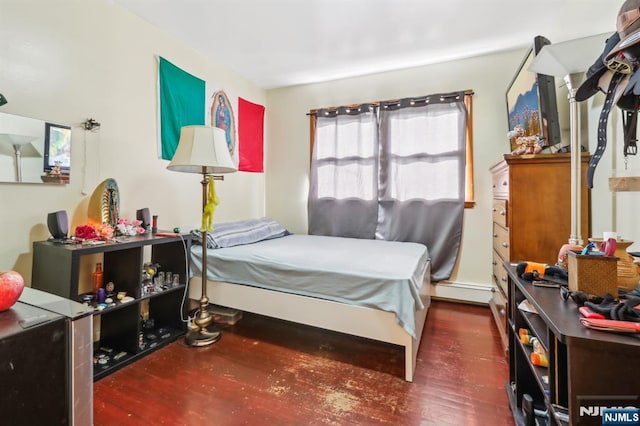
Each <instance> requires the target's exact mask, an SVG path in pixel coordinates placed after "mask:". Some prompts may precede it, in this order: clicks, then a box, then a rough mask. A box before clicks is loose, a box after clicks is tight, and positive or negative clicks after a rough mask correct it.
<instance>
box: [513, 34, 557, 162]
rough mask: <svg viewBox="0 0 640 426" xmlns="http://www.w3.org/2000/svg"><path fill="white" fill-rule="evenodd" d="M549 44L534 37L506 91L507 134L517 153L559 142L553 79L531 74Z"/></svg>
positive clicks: (526, 152)
mask: <svg viewBox="0 0 640 426" xmlns="http://www.w3.org/2000/svg"><path fill="white" fill-rule="evenodd" d="M546 44H549V41H548V40H547V39H546V38H544V37H542V36H538V37H536V38H535V40H534V44H533V47H532V48H531V49H529V50H528V52H527V54H526V55H525V57H524V59H523V61H522V63H521V64H520V66H519V67H518V70H517V72H516V74H515V76H514V78H513V80H512V81H511V84H510V85H509V88H508V89H507V93H506V96H507V114H508V121H509V134H508V135H509V142H510V148H511V152H513V153H516V154H536V153H539V152H541V151H542V150H543V149H544V148H546V147H548V146H550V145H556V144H558V143H559V142H560V128H559V125H558V110H557V105H556V92H555V86H554V78H553V77H551V76H547V75H542V74H536V73H534V72H531V71H528V69H529V66H530V65H531V62H532V61H533V58H534V57H535V55H536V54H537V53H538V52H539V51H540V49H542V47H543V46H544V45H546Z"/></svg>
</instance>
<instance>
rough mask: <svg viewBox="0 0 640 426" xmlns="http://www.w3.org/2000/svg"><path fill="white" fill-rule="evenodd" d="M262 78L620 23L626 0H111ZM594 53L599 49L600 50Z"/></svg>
mask: <svg viewBox="0 0 640 426" xmlns="http://www.w3.org/2000/svg"><path fill="white" fill-rule="evenodd" d="M112 1H113V2H114V3H117V4H120V5H121V6H123V7H125V8H127V9H129V10H130V11H131V12H132V13H134V14H136V15H138V16H140V17H141V18H142V19H144V20H146V21H148V22H150V23H151V24H153V25H155V26H157V27H160V28H163V29H164V30H165V31H167V32H168V33H170V34H173V35H174V36H175V37H177V38H178V39H179V40H182V41H183V42H185V43H186V44H188V45H190V46H192V47H193V48H194V49H196V50H197V51H199V52H201V53H202V54H203V55H205V56H207V57H208V58H210V59H211V60H212V61H215V62H219V63H223V64H225V65H226V66H228V67H229V68H230V69H232V70H233V71H235V72H236V73H237V74H239V75H240V76H242V77H244V78H246V79H248V80H250V81H253V82H254V83H255V84H257V85H258V86H260V87H263V88H267V89H268V88H275V87H284V86H290V85H296V84H304V83H315V82H319V81H327V80H333V79H337V78H344V77H351V76H357V75H363V74H371V73H375V72H381V71H390V70H395V69H401V68H407V67H412V66H420V65H427V64H433V63H438V62H446V61H451V60H455V59H461V58H466V57H472V56H477V55H482V54H487V53H493V52H498V51H504V50H510V49H515V48H524V47H526V46H529V45H530V44H531V42H532V40H533V37H535V36H536V35H543V36H545V37H547V38H548V39H549V40H551V42H561V41H566V40H571V39H574V38H580V37H583V36H588V35H592V34H601V33H606V32H613V31H615V22H616V16H617V12H618V10H619V9H620V6H621V5H622V3H623V0H439V1H435V0H112ZM594 59H595V58H594Z"/></svg>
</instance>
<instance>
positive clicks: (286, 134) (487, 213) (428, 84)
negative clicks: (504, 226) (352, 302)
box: [266, 38, 640, 301]
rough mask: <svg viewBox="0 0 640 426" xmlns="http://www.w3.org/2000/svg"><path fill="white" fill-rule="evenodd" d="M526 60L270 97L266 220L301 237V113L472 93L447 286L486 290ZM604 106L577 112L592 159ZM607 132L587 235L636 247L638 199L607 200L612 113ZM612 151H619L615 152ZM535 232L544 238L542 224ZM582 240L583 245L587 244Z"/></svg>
mask: <svg viewBox="0 0 640 426" xmlns="http://www.w3.org/2000/svg"><path fill="white" fill-rule="evenodd" d="M532 40H533V38H532ZM558 41H564V40H558ZM525 52H526V49H525V48H523V49H522V50H514V51H509V52H504V53H499V54H493V55H487V56H482V57H476V58H472V59H466V60H460V61H455V62H451V63H447V64H439V65H431V66H425V67H418V68H412V69H406V70H402V71H396V72H387V73H381V74H375V75H369V76H364V77H358V78H351V79H344V80H338V81H333V82H327V83H321V84H311V85H303V86H297V87H290V88H283V89H279V90H271V91H269V92H268V105H269V109H268V111H269V113H268V114H269V129H268V132H267V138H268V140H269V141H270V143H269V145H268V149H267V152H266V157H267V161H268V165H269V174H268V175H267V182H266V188H267V198H266V200H267V205H266V209H267V215H268V216H270V217H273V218H275V219H277V220H279V221H281V222H283V223H286V224H287V225H288V226H289V227H290V228H291V230H293V231H294V232H306V230H307V218H306V191H307V184H308V161H309V119H308V117H307V116H306V115H305V113H307V112H309V110H310V109H312V108H320V107H327V106H337V105H346V104H351V103H359V102H367V101H375V100H385V99H395V98H402V97H409V96H419V95H426V94H432V93H441V92H449V91H455V90H464V89H472V90H473V91H474V92H475V96H474V99H473V134H474V140H473V143H474V181H475V197H476V206H475V207H474V208H472V209H466V211H465V217H464V233H463V241H462V250H461V254H460V257H459V261H458V267H457V268H456V270H455V271H454V274H453V276H452V277H451V280H450V281H453V282H455V283H458V284H460V283H463V284H465V285H462V286H459V288H460V289H468V288H469V286H468V285H466V284H471V285H476V286H478V287H479V288H483V289H486V288H487V287H486V286H488V285H489V284H490V283H491V250H492V239H491V221H492V219H491V198H492V191H491V176H490V173H489V168H490V167H491V166H492V165H493V164H495V163H496V162H498V161H499V159H500V158H501V155H502V154H504V153H507V152H508V150H509V142H508V140H507V138H506V133H507V130H508V126H507V118H506V104H505V92H506V89H507V86H508V84H509V83H510V81H511V79H512V77H513V75H514V73H515V71H516V69H517V68H518V66H519V64H520V62H521V61H522V59H523V57H524V55H525ZM594 60H595V58H594ZM558 83H559V84H558V98H559V102H560V104H559V109H560V118H561V120H567V119H568V101H567V97H566V94H567V90H566V88H565V87H562V86H561V82H558ZM603 98H604V96H603V95H600V94H599V95H596V96H595V97H594V100H592V101H590V102H586V103H584V104H583V105H581V107H582V108H584V110H585V118H588V123H586V124H587V127H588V129H589V131H588V133H589V134H588V138H589V144H590V151H591V152H594V150H595V144H596V126H597V120H598V115H599V113H600V109H601V107H602V101H603ZM561 127H562V128H563V130H564V131H563V137H569V136H568V123H566V122H561ZM610 127H611V129H612V130H610V132H609V133H610V136H611V140H612V141H613V142H611V143H610V145H611V146H610V147H609V148H608V150H607V158H605V159H603V160H602V161H601V164H600V165H599V166H598V168H597V171H596V182H595V188H594V191H593V200H594V202H593V207H592V212H593V226H592V228H593V235H594V236H598V235H601V234H602V231H606V230H616V231H619V232H620V234H621V235H623V236H624V237H625V238H627V239H632V240H640V230H639V229H638V226H639V225H638V222H639V221H638V220H637V213H636V214H635V215H634V210H633V209H632V208H631V207H630V206H631V205H635V211H636V212H637V208H638V207H639V205H638V198H639V197H640V195H638V194H637V193H626V194H617V195H616V196H612V194H611V193H610V192H609V190H608V183H607V179H608V177H609V176H611V175H612V173H613V172H612V170H611V168H612V167H611V165H612V161H613V160H612V159H611V157H615V156H617V157H618V159H617V160H615V161H617V164H618V172H619V168H620V164H622V163H621V160H620V157H621V155H620V152H621V145H620V144H621V141H619V140H617V138H619V137H620V136H618V131H619V130H620V128H621V123H620V120H619V112H618V111H614V112H613V113H612V119H611V126H610ZM616 143H617V146H615V147H614V146H613V145H614V144H616ZM613 153H615V156H614V155H613ZM631 162H632V163H633V164H635V166H634V167H635V175H640V171H639V170H638V167H640V165H639V164H640V158H632V159H631ZM629 173H632V172H631V171H630V172H629ZM567 179H569V175H567ZM549 184H552V183H549ZM569 196H570V195H569V194H567V197H569ZM614 200H617V205H618V207H617V213H615V214H614V213H612V210H613V208H612V205H613V204H614ZM634 203H635V204H634ZM623 206H624V207H623ZM532 207H533V205H532ZM538 208H543V207H541V206H538ZM567 214H569V212H567ZM541 232H544V225H543V224H541ZM583 237H584V238H585V239H586V238H587V237H589V236H586V235H585V236H583ZM568 238H569V235H567V239H568ZM636 246H637V244H636ZM559 248H560V247H558V249H559ZM530 260H535V259H530ZM465 291H466V290H465ZM445 297H450V296H449V295H447V296H445ZM454 297H455V296H454ZM484 297H488V296H487V295H485V296H484ZM486 300H487V299H485V301H486Z"/></svg>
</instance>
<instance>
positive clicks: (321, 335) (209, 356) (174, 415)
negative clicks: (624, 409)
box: [94, 301, 513, 426]
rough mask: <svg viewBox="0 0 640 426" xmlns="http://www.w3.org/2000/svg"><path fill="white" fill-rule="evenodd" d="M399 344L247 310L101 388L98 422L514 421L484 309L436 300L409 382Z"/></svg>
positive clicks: (504, 371)
mask: <svg viewBox="0 0 640 426" xmlns="http://www.w3.org/2000/svg"><path fill="white" fill-rule="evenodd" d="M403 377H404V354H403V349H402V348H401V347H399V346H395V345H389V344H385V343H380V342H375V341H371V340H366V339H361V338H357V337H353V336H346V335H343V334H339V333H333V332H328V331H324V330H320V329H316V328H313V327H307V326H303V325H298V324H292V323H289V322H285V321H280V320H275V319H271V318H266V317H261V316H257V315H251V314H247V313H245V314H244V318H243V319H242V320H241V321H240V322H238V323H237V324H236V325H235V326H233V327H229V328H226V329H224V334H223V337H222V339H221V340H220V341H219V342H218V343H216V344H214V345H212V346H209V347H204V348H189V347H186V346H185V345H184V343H183V342H182V340H180V341H177V342H175V343H172V344H170V345H168V346H167V347H165V348H162V349H160V350H158V351H157V352H154V353H152V354H150V355H148V356H147V357H145V358H142V359H141V360H139V361H137V362H135V363H133V364H131V365H129V366H127V367H125V368H123V369H121V370H119V371H117V372H115V373H113V374H112V375H110V376H107V377H105V378H103V379H101V380H99V381H98V382H96V383H95V384H94V413H95V416H94V420H95V425H98V426H99V425H143V424H144V425H245V424H247V425H324V424H328V425H371V424H389V425H465V426H468V425H483V426H484V425H513V420H512V417H511V412H510V411H509V407H508V402H507V396H506V392H505V383H506V381H507V380H508V364H507V361H506V359H505V358H504V355H503V351H502V349H501V344H500V338H499V336H498V332H497V330H496V328H495V325H494V324H493V323H492V319H491V314H490V311H489V309H488V308H486V307H482V306H473V305H463V304H457V303H450V302H445V301H433V302H432V305H431V308H430V309H429V313H428V315H427V322H426V324H425V330H424V333H423V337H422V344H421V346H420V350H419V353H418V361H417V367H416V374H415V379H414V382H413V383H409V382H406V381H405V380H404V379H403Z"/></svg>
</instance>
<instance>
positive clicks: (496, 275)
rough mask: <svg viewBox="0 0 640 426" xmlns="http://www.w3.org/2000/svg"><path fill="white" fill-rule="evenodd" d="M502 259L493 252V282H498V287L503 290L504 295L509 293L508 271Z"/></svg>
mask: <svg viewBox="0 0 640 426" xmlns="http://www.w3.org/2000/svg"><path fill="white" fill-rule="evenodd" d="M502 262H503V261H502V258H501V257H500V255H499V254H498V252H496V251H495V250H494V251H493V280H494V281H495V282H496V285H497V286H499V287H500V288H501V289H502V293H503V295H506V294H507V293H508V291H507V279H508V278H507V270H506V269H504V266H502Z"/></svg>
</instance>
